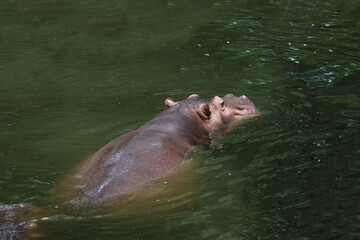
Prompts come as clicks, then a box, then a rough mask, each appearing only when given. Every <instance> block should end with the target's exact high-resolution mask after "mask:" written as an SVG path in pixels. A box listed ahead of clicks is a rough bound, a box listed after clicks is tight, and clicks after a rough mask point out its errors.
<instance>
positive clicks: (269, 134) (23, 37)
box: [0, 0, 360, 240]
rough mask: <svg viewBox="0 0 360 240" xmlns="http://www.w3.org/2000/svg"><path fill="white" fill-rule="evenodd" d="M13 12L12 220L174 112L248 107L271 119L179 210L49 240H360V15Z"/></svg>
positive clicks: (3, 58)
mask: <svg viewBox="0 0 360 240" xmlns="http://www.w3.org/2000/svg"><path fill="white" fill-rule="evenodd" d="M0 12H1V14H0V29H1V36H0V145H1V148H0V203H1V204H13V203H28V204H32V205H36V206H40V207H43V208H46V207H49V206H50V205H51V202H50V203H49V195H51V193H52V192H53V191H54V189H55V188H56V185H57V184H58V183H59V182H60V181H61V179H62V178H63V176H64V175H65V174H66V173H68V172H69V171H70V170H71V169H72V168H73V167H74V166H75V165H76V164H77V163H79V162H81V161H82V160H83V159H85V158H86V157H88V156H89V155H91V154H92V153H94V152H96V151H97V150H98V149H99V148H100V147H101V146H103V145H104V144H106V143H107V142H109V141H110V140H112V139H114V138H115V137H117V136H119V135H121V134H123V133H125V132H128V131H130V130H133V129H136V128H137V127H139V126H141V125H142V124H144V123H145V122H147V121H149V120H150V119H151V118H153V117H154V116H156V115H157V114H158V113H160V112H161V111H162V110H164V99H165V98H167V97H172V98H173V99H174V100H182V99H184V98H186V97H187V96H188V95H189V94H192V93H198V94H199V95H200V96H201V97H203V98H211V97H212V96H215V95H219V96H223V95H224V94H226V93H233V94H236V95H241V94H246V95H247V96H248V97H249V98H250V99H251V100H252V101H253V102H254V103H255V104H256V105H257V106H258V108H259V109H260V110H261V111H262V113H263V115H262V116H260V117H258V118H257V119H254V120H249V121H248V122H246V123H245V124H244V125H242V126H240V127H239V128H238V129H237V130H236V131H235V132H233V133H232V134H231V135H228V136H226V137H225V138H223V139H221V140H219V143H221V144H222V145H223V147H222V148H208V149H198V150H197V152H196V153H194V154H193V156H192V157H193V160H192V161H196V164H197V169H196V171H197V174H198V176H197V178H196V180H195V181H194V183H193V188H192V189H191V194H187V195H186V194H185V195H186V197H182V196H174V197H177V198H178V199H182V200H183V204H182V205H181V206H180V207H178V208H177V209H176V210H173V209H172V210H169V211H166V209H165V210H163V211H155V210H154V212H152V211H151V210H150V211H149V210H146V211H144V215H143V216H142V217H138V218H133V219H131V220H123V219H112V218H111V219H106V218H104V219H102V216H97V217H98V218H99V219H98V220H96V219H94V216H92V218H90V219H89V218H88V217H87V213H84V214H83V215H82V216H81V215H80V216H77V217H76V218H75V217H71V216H57V217H55V218H53V219H49V220H47V221H46V220H45V221H43V222H42V225H43V226H44V228H45V229H46V232H47V234H48V237H45V238H44V239H97V240H99V239H306V240H307V239H359V238H360V232H359V229H360V224H359V219H360V209H359V202H360V201H359V200H360V183H359V179H360V149H359V142H360V141H359V140H360V139H359V133H360V123H359V119H360V94H359V93H360V91H359V89H360V81H359V78H360V71H359V70H360V51H359V49H360V15H359V12H360V2H359V1H356V0H352V1H335V0H328V1H315V0H313V1H311V0H304V1H291V0H288V1H258V0H252V1H245V0H242V1H229V0H227V1H206V0H200V1H175V0H174V1H159V0H158V1H126V0H118V1H95V0H91V1H67V0H66V1H64V0H62V1H40V0H36V1H24V0H19V1H16V0H14V1H2V2H1V3H0ZM189 191H190V190H189ZM50 207H51V206H50Z"/></svg>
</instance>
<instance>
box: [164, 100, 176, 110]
mask: <svg viewBox="0 0 360 240" xmlns="http://www.w3.org/2000/svg"><path fill="white" fill-rule="evenodd" d="M176 104H178V102H174V100H172V99H171V98H167V99H165V106H166V107H167V108H169V107H172V106H174V105H176Z"/></svg>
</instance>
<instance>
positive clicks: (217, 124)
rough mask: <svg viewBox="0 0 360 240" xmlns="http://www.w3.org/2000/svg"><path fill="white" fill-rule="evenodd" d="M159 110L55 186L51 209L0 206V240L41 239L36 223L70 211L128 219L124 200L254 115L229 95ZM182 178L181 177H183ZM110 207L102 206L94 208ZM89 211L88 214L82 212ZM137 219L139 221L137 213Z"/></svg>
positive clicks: (250, 108) (132, 208)
mask: <svg viewBox="0 0 360 240" xmlns="http://www.w3.org/2000/svg"><path fill="white" fill-rule="evenodd" d="M165 105H166V106H167V109H166V110H165V111H164V112H162V113H160V114H159V115H158V116H156V117H155V118H154V119H152V120H151V121H149V122H148V123H146V124H145V125H143V126H142V127H140V128H138V129H137V130H135V131H132V132H129V133H127V134H124V135H122V136H120V137H118V138H116V139H114V140H113V141H111V142H110V143H108V144H106V145H105V146H104V147H102V148H101V149H100V150H99V151H98V152H96V153H95V154H94V155H93V156H92V157H90V158H89V159H87V160H85V162H83V163H82V164H81V167H80V168H77V169H76V171H75V172H74V173H73V174H71V176H70V177H67V178H66V180H65V181H64V182H63V183H62V184H60V185H59V188H58V190H57V191H56V192H55V193H56V194H54V199H53V201H51V202H52V204H54V206H55V207H54V209H52V208H50V209H41V208H38V207H36V206H31V205H23V204H15V205H0V239H7V240H13V239H28V237H30V238H33V237H37V236H42V235H44V234H43V233H42V231H41V228H39V226H38V225H37V224H36V222H37V221H38V220H39V219H48V218H47V217H45V216H51V215H54V214H55V215H56V214H63V213H65V214H66V212H68V211H67V209H68V210H69V211H70V212H68V213H70V214H74V210H75V211H76V213H75V214H77V213H79V214H83V212H82V210H85V211H87V212H86V213H87V214H88V213H89V212H92V211H93V213H94V214H95V215H96V216H98V215H97V214H98V213H99V212H102V211H103V210H104V209H105V211H113V210H114V209H115V208H116V209H118V208H117V206H118V205H116V204H115V203H120V204H122V203H126V208H127V209H126V208H124V209H125V211H123V212H121V216H124V214H125V215H126V214H129V213H130V214H133V212H134V211H137V209H138V206H139V205H137V204H136V203H135V204H134V205H133V206H131V205H129V204H130V202H127V201H126V199H131V198H129V195H130V196H131V197H132V196H133V194H135V193H138V195H139V197H140V196H141V197H144V195H146V194H145V192H141V191H137V189H139V187H140V186H145V184H144V183H146V182H150V181H151V180H155V179H161V178H163V177H166V176H168V175H169V173H170V172H171V171H173V170H176V169H179V168H180V167H181V166H182V165H183V161H184V156H185V154H186V153H187V152H188V151H189V150H191V149H192V147H193V146H194V145H204V144H209V143H210V142H211V141H210V139H211V135H222V133H223V132H226V129H227V128H228V127H229V126H231V125H232V123H233V122H236V120H240V119H244V118H249V117H252V116H255V115H256V113H257V110H256V108H255V106H254V104H253V103H252V102H251V101H250V100H249V99H248V98H247V97H245V96H241V97H235V96H234V95H232V94H228V95H225V96H224V97H223V98H220V97H217V96H216V97H214V98H212V99H211V100H203V99H200V97H199V96H198V95H196V94H193V95H190V96H189V97H188V98H187V99H186V100H184V101H180V102H174V101H173V100H172V99H170V98H168V99H166V100H165ZM224 129H225V131H224ZM219 133H220V134H219ZM181 169H184V168H181ZM179 172H180V171H178V172H177V173H178V174H179ZM186 173H187V172H186V171H185V173H183V175H184V176H186ZM178 174H174V175H173V176H175V175H178ZM180 177H181V174H180ZM181 180H182V179H181ZM176 187H179V185H176ZM150 195H151V194H150ZM120 199H121V201H115V200H120ZM124 199H125V201H123V200H124ZM110 202H111V204H110V205H106V206H104V205H102V204H98V203H110ZM68 204H70V208H68ZM89 204H90V205H89ZM92 204H95V205H96V206H94V205H92ZM58 205H59V206H60V208H59V206H58ZM91 205H92V206H93V208H92V210H90V209H89V208H88V207H90V206H91ZM113 205H114V206H113ZM82 206H83V207H85V208H82ZM129 206H130V208H129ZM141 206H142V205H141ZM145 206H146V204H145ZM175 206H176V205H175ZM97 207H98V208H97ZM108 207H110V208H108ZM114 207H115V208H114ZM122 207H125V206H124V205H122ZM94 208H95V209H94ZM98 210H99V211H98ZM126 210H127V211H126ZM134 214H135V215H136V212H135V213H134ZM129 216H130V215H129ZM131 216H133V215H131ZM139 216H143V213H142V212H141V211H140V215H139ZM44 217H45V218H44Z"/></svg>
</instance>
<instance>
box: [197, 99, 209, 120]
mask: <svg viewBox="0 0 360 240" xmlns="http://www.w3.org/2000/svg"><path fill="white" fill-rule="evenodd" d="M195 111H196V113H197V114H198V115H199V117H200V118H201V119H202V120H209V119H210V117H211V110H210V106H209V104H207V103H202V104H200V105H199V106H198V107H197V109H196V110H195Z"/></svg>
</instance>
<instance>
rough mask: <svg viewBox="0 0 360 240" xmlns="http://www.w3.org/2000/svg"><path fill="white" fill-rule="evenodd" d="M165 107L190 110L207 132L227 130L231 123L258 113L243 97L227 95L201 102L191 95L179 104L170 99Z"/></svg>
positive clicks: (197, 97) (196, 96)
mask: <svg viewBox="0 0 360 240" xmlns="http://www.w3.org/2000/svg"><path fill="white" fill-rule="evenodd" d="M165 105H166V106H167V107H168V108H169V107H172V106H174V105H180V106H181V107H182V108H184V106H185V108H187V109H191V110H192V111H193V112H194V113H196V115H197V116H198V117H200V119H201V120H202V121H203V123H204V125H205V126H206V127H207V128H208V130H209V132H217V131H220V130H222V129H224V128H228V127H230V125H232V123H233V122H237V121H238V120H241V119H247V118H250V117H254V116H256V114H257V112H258V111H257V109H256V107H255V105H254V104H253V103H252V102H251V101H250V99H249V98H247V97H246V96H245V95H243V96H241V97H236V96H234V95H233V94H227V95H225V96H224V97H222V98H221V97H218V96H215V97H213V98H212V99H210V100H203V99H200V97H199V95H197V94H192V95H190V96H189V97H188V98H187V99H186V100H184V101H180V102H174V101H173V100H172V99H171V98H167V99H166V100H165ZM180 106H179V107H180Z"/></svg>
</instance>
